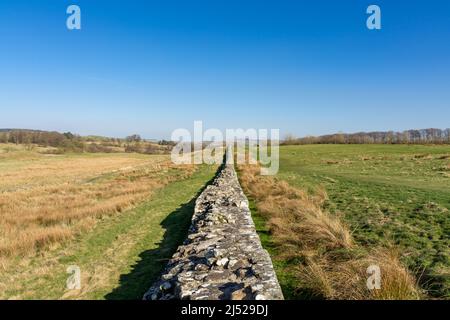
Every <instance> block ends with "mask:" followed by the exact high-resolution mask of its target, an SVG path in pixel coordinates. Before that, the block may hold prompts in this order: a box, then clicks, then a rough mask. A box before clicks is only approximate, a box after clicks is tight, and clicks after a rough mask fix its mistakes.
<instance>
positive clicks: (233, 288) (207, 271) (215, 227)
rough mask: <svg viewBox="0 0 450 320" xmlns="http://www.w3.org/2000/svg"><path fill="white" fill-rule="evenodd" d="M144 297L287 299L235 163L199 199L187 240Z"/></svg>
mask: <svg viewBox="0 0 450 320" xmlns="http://www.w3.org/2000/svg"><path fill="white" fill-rule="evenodd" d="M144 299H148V300H166V299H192V300H202V299H207V300H217V299H219V300H228V299H233V300H243V299H250V300H253V299H256V300H259V299H261V300H265V299H283V294H282V292H281V289H280V285H279V283H278V280H277V278H276V275H275V272H274V269H273V265H272V261H271V259H270V256H269V254H268V253H267V251H266V250H264V249H263V248H262V246H261V242H260V240H259V237H258V235H257V233H256V230H255V226H254V223H253V220H252V218H251V214H250V209H249V207H248V200H247V198H246V197H245V195H244V193H243V191H242V189H241V186H240V185H239V181H238V179H237V175H236V172H235V170H234V166H233V165H232V164H227V165H224V166H223V167H222V169H221V170H220V172H219V173H218V175H217V177H216V178H215V180H214V182H213V183H212V184H211V185H209V186H208V187H207V188H206V189H205V191H204V192H203V193H202V194H201V195H200V196H199V198H198V199H197V201H196V205H195V212H194V215H193V217H192V224H191V226H190V229H189V235H188V237H187V239H186V241H185V242H184V244H183V245H181V246H180V247H179V248H178V250H177V251H176V252H175V254H174V255H173V257H172V259H171V260H170V261H169V263H168V265H167V267H166V268H165V270H164V271H163V273H162V275H161V277H160V278H159V279H158V280H157V281H156V282H155V283H154V284H153V286H152V287H151V288H150V289H149V290H148V292H147V293H146V294H145V296H144Z"/></svg>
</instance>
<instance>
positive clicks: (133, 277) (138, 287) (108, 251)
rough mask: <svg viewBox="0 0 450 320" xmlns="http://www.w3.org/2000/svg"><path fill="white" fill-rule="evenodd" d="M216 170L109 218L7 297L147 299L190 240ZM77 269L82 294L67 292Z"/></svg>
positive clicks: (34, 265)
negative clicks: (71, 270)
mask: <svg viewBox="0 0 450 320" xmlns="http://www.w3.org/2000/svg"><path fill="white" fill-rule="evenodd" d="M215 170H216V168H215V167H212V166H200V167H199V169H198V170H197V171H196V172H195V173H194V175H193V176H192V177H190V178H187V179H185V180H181V181H175V182H172V183H170V184H169V185H167V186H166V187H164V188H162V189H159V190H158V191H157V192H155V194H154V195H153V196H152V197H151V199H149V200H148V201H146V202H144V203H142V204H140V205H138V206H137V207H135V208H134V209H132V210H129V211H126V212H123V213H121V214H118V215H115V216H110V217H106V218H104V219H103V220H102V221H100V222H99V223H97V225H96V227H95V228H94V229H93V230H92V231H91V232H89V233H87V234H85V235H82V236H79V237H78V238H77V239H76V240H75V241H72V242H71V243H70V244H67V245H65V246H63V247H62V248H60V249H58V250H54V251H51V252H48V253H43V255H42V256H38V257H36V258H34V259H33V260H32V261H31V262H30V263H29V264H28V265H26V266H21V268H22V269H21V273H20V274H18V275H17V274H16V275H15V276H17V277H18V282H16V284H15V286H14V288H11V289H10V290H9V291H8V292H4V293H2V296H6V297H10V298H24V299H141V298H142V296H143V294H144V292H145V291H146V290H147V289H148V288H149V287H150V285H151V283H152V282H153V281H154V280H155V279H156V277H157V276H158V275H159V273H160V271H161V270H162V268H163V267H164V265H165V264H166V263H167V260H168V259H169V258H170V256H171V255H172V253H173V252H174V251H175V250H176V248H177V246H178V245H179V244H180V243H181V242H182V241H183V240H184V239H185V237H186V234H187V230H188V226H189V224H190V219H191V215H192V213H193V206H194V200H195V198H196V196H197V195H198V192H199V191H200V190H201V189H202V187H203V186H204V185H205V184H206V183H207V182H208V181H209V180H211V179H212V178H213V176H214V174H215ZM70 265H77V266H79V267H80V269H81V273H82V280H81V281H82V290H81V291H77V290H74V291H67V290H66V288H65V286H66V285H65V283H66V279H67V277H68V274H66V268H67V267H68V266H70Z"/></svg>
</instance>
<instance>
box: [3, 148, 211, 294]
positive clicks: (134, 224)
mask: <svg viewBox="0 0 450 320" xmlns="http://www.w3.org/2000/svg"><path fill="white" fill-rule="evenodd" d="M0 150H1V151H0V191H1V193H0V231H1V232H0V263H1V265H0V268H1V272H0V298H1V299H4V298H15V299H40V298H44V299H49V298H52V299H61V298H70V299H73V298H75V299H85V298H94V299H101V298H103V299H140V298H141V297H142V295H143V293H144V291H145V290H146V289H147V288H148V287H149V285H150V284H151V282H152V279H154V278H155V277H156V276H157V274H158V273H159V271H160V270H161V268H162V267H163V266H164V264H165V261H166V260H167V259H168V258H169V257H170V255H171V253H172V252H173V251H174V250H175V249H176V247H177V245H178V244H179V243H180V242H181V241H182V240H183V239H184V237H185V232H187V228H188V225H189V223H190V215H191V214H192V211H193V209H192V208H193V199H195V196H196V195H197V193H198V192H199V190H201V188H202V187H203V186H204V185H205V184H206V183H207V182H208V181H209V180H210V179H211V178H212V177H213V175H214V173H215V168H214V167H210V166H197V167H186V166H183V167H176V166H174V165H172V164H171V162H170V159H169V158H168V156H149V155H138V154H66V155H52V156H49V155H44V154H41V153H39V150H33V151H29V150H26V149H24V148H22V147H20V146H12V145H0ZM69 265H77V266H79V267H80V269H81V274H82V288H81V290H74V291H67V290H66V284H65V281H66V279H67V277H68V274H66V268H67V267H68V266H69Z"/></svg>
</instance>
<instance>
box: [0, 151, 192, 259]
mask: <svg viewBox="0 0 450 320" xmlns="http://www.w3.org/2000/svg"><path fill="white" fill-rule="evenodd" d="M3 156H5V155H3ZM11 158H13V159H14V162H11V161H9V160H11ZM30 159H31V160H30ZM8 161H9V162H8ZM172 169H174V167H173V165H172V164H171V163H170V161H169V160H168V158H167V157H165V156H137V155H96V156H84V155H74V156H63V157H47V156H43V155H34V157H31V156H29V157H17V155H14V153H11V157H10V158H8V157H6V158H2V159H0V192H1V193H0V267H1V266H4V267H5V266H6V264H7V262H8V260H9V258H11V257H13V256H17V255H29V254H33V253H36V252H38V251H39V250H41V249H43V248H47V247H49V246H50V245H52V244H57V243H60V242H62V241H65V240H67V239H70V238H72V237H73V236H74V235H76V234H77V233H79V232H82V231H85V230H87V229H89V228H91V227H92V226H93V225H94V224H95V222H96V219H97V218H101V217H102V216H104V215H110V214H114V213H117V212H121V211H124V210H125V209H127V208H130V207H132V206H134V205H135V204H136V203H138V202H139V201H142V200H143V199H145V198H147V197H149V196H150V195H151V193H152V192H153V191H154V190H155V189H156V188H159V187H162V186H164V185H166V184H167V183H169V182H170V181H171V180H173V179H175V178H176V177H175V175H170V174H167V173H168V171H169V170H172ZM193 170H194V168H193V167H183V170H182V171H181V170H180V173H179V174H181V175H190V174H192V172H193ZM178 177H179V175H178Z"/></svg>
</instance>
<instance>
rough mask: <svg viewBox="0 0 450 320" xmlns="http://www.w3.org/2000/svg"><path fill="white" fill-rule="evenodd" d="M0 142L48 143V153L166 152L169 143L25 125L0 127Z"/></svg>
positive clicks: (137, 137)
mask: <svg viewBox="0 0 450 320" xmlns="http://www.w3.org/2000/svg"><path fill="white" fill-rule="evenodd" d="M0 143H13V144H22V145H29V146H36V145H37V146H41V147H52V148H54V150H52V151H49V152H52V153H65V152H91V153H96V152H106V153H108V152H121V151H125V152H137V153H146V154H160V153H168V152H169V151H170V150H171V149H172V146H173V144H172V143H171V142H170V141H166V140H161V141H159V142H157V143H156V142H151V141H147V140H145V139H142V138H141V137H140V136H139V135H138V134H133V135H130V136H128V137H126V138H108V137H101V136H86V137H83V136H80V135H77V134H73V133H71V132H65V133H60V132H56V131H39V130H25V129H0Z"/></svg>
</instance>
